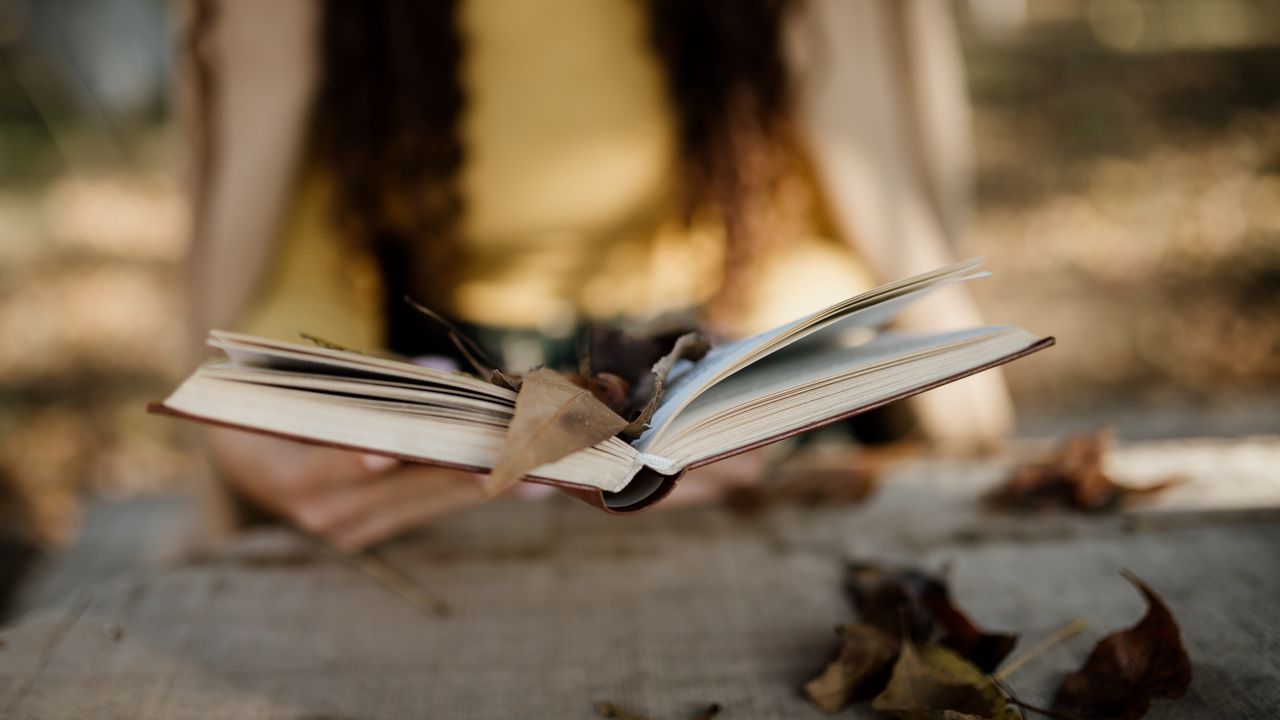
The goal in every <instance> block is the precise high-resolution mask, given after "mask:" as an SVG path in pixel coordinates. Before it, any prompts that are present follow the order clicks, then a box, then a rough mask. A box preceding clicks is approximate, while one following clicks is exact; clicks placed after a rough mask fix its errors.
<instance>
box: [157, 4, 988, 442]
mask: <svg viewBox="0 0 1280 720" xmlns="http://www.w3.org/2000/svg"><path fill="white" fill-rule="evenodd" d="M184 8H185V10H186V14H185V17H184V18H183V20H185V21H187V22H189V21H191V19H192V17H193V15H194V13H195V12H199V11H201V10H199V8H204V9H203V11H204V12H212V14H213V29H212V32H210V33H208V35H207V36H206V43H205V45H204V46H203V47H199V48H188V52H187V53H186V54H185V55H184V60H185V63H184V68H183V69H184V72H183V73H181V74H180V75H179V78H180V80H181V82H180V86H179V88H178V93H177V95H178V97H179V98H180V102H179V107H180V112H181V115H182V117H183V120H184V125H185V126H186V127H187V128H188V129H190V130H200V131H199V132H190V133H189V137H190V138H191V139H192V142H191V143H190V147H191V149H192V152H191V163H190V183H189V184H190V188H191V198H192V203H191V207H192V212H193V223H192V227H193V238H192V243H191V251H190V253H189V271H190V275H189V283H190V288H191V297H192V299H193V302H192V313H191V325H190V326H191V330H192V333H193V337H195V338H203V336H204V334H205V332H206V331H207V330H208V329H209V328H210V327H229V326H233V325H235V324H236V322H237V320H238V319H239V318H240V316H241V314H242V313H244V312H245V311H246V310H247V308H248V307H249V305H250V301H251V300H252V298H253V296H254V293H255V292H257V291H258V290H259V289H260V286H261V283H262V281H263V279H264V278H265V277H266V276H267V273H268V271H269V270H270V263H271V261H272V259H273V254H274V249H275V244H276V242H277V239H278V238H279V237H280V234H281V232H280V231H281V224H282V223H283V222H284V219H285V215H286V213H287V211H288V209H289V207H290V203H291V201H292V199H293V193H294V191H295V189H296V184H297V181H298V179H299V176H300V167H301V164H302V161H303V150H304V143H305V136H306V132H305V130H306V126H307V118H308V113H309V110H310V104H311V101H312V97H313V95H314V91H315V88H316V80H317V69H318V62H317V59H316V53H317V49H316V43H317V34H318V30H319V12H318V8H319V4H318V2H317V1H316V0H272V2H268V3H263V2H256V1H255V0H204V1H203V2H197V1H196V0H189V1H188V2H187V3H186V4H185V6H184ZM800 10H801V12H798V13H796V15H795V16H794V17H793V20H792V24H791V26H790V27H789V28H788V48H789V62H790V64H791V66H792V69H793V73H794V76H795V78H796V83H797V88H798V100H799V102H798V107H797V114H798V116H797V118H796V120H797V126H798V128H799V131H800V133H801V137H802V142H803V145H804V150H805V152H806V153H807V154H808V160H809V161H810V163H811V166H812V167H813V168H814V173H815V175H816V180H817V184H818V186H819V187H818V189H819V192H820V193H821V194H822V196H823V200H824V202H825V203H826V206H827V207H828V208H829V209H830V211H831V214H832V216H833V220H834V222H835V224H836V230H837V232H838V233H839V234H840V235H841V237H842V238H844V239H845V240H847V241H848V242H849V243H851V244H852V245H853V246H854V248H855V250H856V251H857V253H858V254H859V255H860V256H861V257H862V258H863V259H864V260H865V261H866V263H867V264H868V266H869V267H870V268H871V269H872V270H873V271H874V272H875V273H876V274H877V275H878V276H879V277H880V278H881V279H882V280H884V279H892V278H898V277H903V276H907V275H911V274H914V273H918V272H922V271H925V270H929V269H932V268H934V267H937V266H939V265H942V264H944V263H946V262H948V261H950V260H951V259H952V248H951V244H952V240H953V238H954V236H955V234H956V233H957V232H958V230H959V228H960V227H961V226H962V224H963V223H964V220H965V217H964V215H965V212H966V209H967V199H968V193H969V189H970V188H969V177H970V171H971V155H970V146H969V138H968V133H969V117H968V106H967V102H966V98H965V96H964V84H963V77H962V70H961V62H960V59H959V51H958V47H957V42H956V38H955V35H954V32H953V27H952V20H951V18H950V16H949V14H948V10H947V6H946V5H945V4H944V3H939V2H936V1H935V0H807V2H804V3H803V6H802V7H801V8H800ZM192 53H199V54H200V55H201V56H202V57H203V58H204V60H205V62H206V63H207V64H208V65H210V66H212V67H215V68H216V69H217V70H216V74H217V102H216V103H214V104H213V106H212V111H211V113H210V115H209V116H208V117H204V118H201V117H197V116H196V115H195V114H194V113H193V112H192V109H193V108H194V106H195V104H194V103H193V102H191V100H192V99H193V98H194V96H195V92H197V91H198V88H199V87H200V83H201V82H204V81H203V80H202V79H201V78H200V77H199V76H198V75H197V74H196V73H195V72H194V71H193V68H194V63H191V62H190V60H191V58H192ZM201 122H207V123H209V124H210V127H209V128H207V129H203V128H200V127H199V125H198V124H199V123H201ZM200 137H205V138H214V141H213V142H212V143H210V144H209V146H208V147H212V148H213V150H212V151H209V150H207V148H206V147H202V146H201V145H199V144H198V143H197V142H196V141H195V140H196V139H197V138H200ZM211 155H212V156H211ZM902 322H903V325H904V326H906V327H909V328H914V329H947V328H958V327H965V326H972V325H975V324H980V323H981V319H980V317H979V314H978V312H977V309H976V307H975V305H974V303H973V301H972V299H971V298H970V296H969V295H968V294H967V293H966V292H965V291H964V290H963V289H961V288H952V289H947V290H944V291H941V292H939V293H937V294H936V295H933V296H931V297H929V298H927V299H926V300H925V301H923V302H921V303H919V304H918V305H916V306H915V307H913V308H912V309H911V310H910V311H909V312H908V314H907V315H906V316H905V317H904V318H903V321H902ZM913 402H914V403H915V405H916V410H917V412H918V415H919V418H920V422H921V425H922V429H923V430H924V431H925V432H926V433H927V434H929V435H930V436H932V437H933V438H935V439H938V440H942V441H948V442H954V443H957V444H965V445H971V444H974V443H986V442H988V441H992V440H994V439H996V438H998V437H999V436H1001V435H1003V434H1004V433H1006V432H1007V431H1008V430H1009V428H1010V426H1011V423H1012V408H1011V404H1010V401H1009V397H1008V393H1007V391H1006V389H1005V386H1004V382H1003V379H1002V376H1001V375H1000V373H999V372H998V371H990V372H987V373H983V374H981V375H978V376H975V377H973V378H969V379H966V380H964V381H961V382H958V383H954V384H952V385H949V386H947V387H944V388H940V389H937V390H934V391H931V392H929V393H926V394H925V395H923V396H920V397H918V398H916V399H914V400H913Z"/></svg>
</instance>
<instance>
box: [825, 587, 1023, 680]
mask: <svg viewBox="0 0 1280 720" xmlns="http://www.w3.org/2000/svg"><path fill="white" fill-rule="evenodd" d="M845 588H846V590H847V591H848V593H849V595H850V598H851V599H852V600H853V604H854V606H855V607H856V608H857V609H858V612H859V613H861V615H862V619H863V622H866V623H869V624H871V625H874V626H875V627H878V628H880V629H881V630H883V631H885V632H887V633H890V634H892V635H895V636H900V635H903V634H904V633H905V634H906V635H907V636H908V637H910V638H912V639H914V640H916V641H918V642H926V641H928V640H930V639H932V638H933V635H934V634H935V632H936V631H938V630H940V631H941V633H942V637H941V639H940V640H939V642H941V644H942V645H944V646H946V647H949V648H951V649H952V650H954V651H956V652H957V653H959V654H960V655H961V656H962V657H964V658H966V659H968V660H969V661H971V662H973V663H974V664H975V665H976V666H977V667H978V668H980V669H982V670H983V671H985V672H991V671H993V670H995V668H996V667H997V666H999V664H1000V662H1001V661H1002V660H1004V659H1005V657H1006V656H1008V654H1009V652H1010V651H1012V650H1013V646H1014V644H1016V643H1017V641H1018V636H1017V635H1011V634H1008V633H996V632H986V631H984V630H982V629H981V628H979V627H978V626H977V625H976V624H974V622H973V620H971V619H970V618H969V616H968V615H966V614H965V613H964V612H963V611H961V610H960V609H959V608H957V607H956V606H955V604H954V603H953V602H952V601H951V593H950V590H949V589H948V588H947V585H946V583H945V582H944V581H943V580H941V579H940V578H937V577H934V576H932V575H928V574H925V573H922V572H920V571H917V570H890V569H885V568H882V567H879V566H877V565H870V564H853V565H850V566H849V572H848V575H847V576H846V580H845ZM904 623H905V624H906V627H903V625H904Z"/></svg>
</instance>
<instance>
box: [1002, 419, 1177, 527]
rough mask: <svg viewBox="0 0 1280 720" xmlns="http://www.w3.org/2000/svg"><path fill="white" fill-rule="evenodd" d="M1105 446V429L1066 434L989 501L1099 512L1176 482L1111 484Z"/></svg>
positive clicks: (1107, 441)
mask: <svg viewBox="0 0 1280 720" xmlns="http://www.w3.org/2000/svg"><path fill="white" fill-rule="evenodd" d="M1110 444H1111V432H1110V430H1108V429H1106V428H1102V429H1099V430H1095V431H1093V432H1089V433H1081V434H1078V435H1073V436H1071V437H1068V438H1067V439H1066V440H1064V441H1063V442H1062V444H1061V445H1059V446H1058V447H1056V448H1054V449H1053V450H1052V451H1051V452H1050V453H1049V454H1048V455H1046V456H1044V457H1043V458H1040V459H1039V460H1036V461H1034V462H1031V463H1028V464H1025V465H1022V466H1020V467H1018V468H1017V469H1015V470H1014V471H1013V473H1012V474H1011V475H1010V476H1009V477H1008V479H1006V480H1005V481H1004V483H1003V484H1002V485H1001V486H1000V487H998V488H996V490H995V491H994V492H992V493H991V494H990V495H989V496H988V500H989V501H990V502H991V503H992V504H993V505H996V506H998V507H1005V508H1012V509H1019V510H1049V509H1054V508H1075V509H1077V510H1089V511H1101V510H1110V509H1114V508H1116V507H1117V506H1119V505H1120V503H1122V502H1123V501H1125V500H1128V499H1129V498H1132V497H1137V496H1141V495H1150V494H1152V493H1155V492H1159V491H1161V490H1164V489H1165V488H1168V487H1170V486H1172V485H1175V484H1177V483H1178V482H1180V481H1179V480H1177V479H1169V480H1166V481H1164V482H1162V483H1158V484H1156V485H1153V486H1150V487H1143V488H1135V487H1128V486H1125V485H1120V484H1118V483H1116V482H1115V481H1114V480H1113V479H1112V478H1111V477H1110V476H1109V475H1107V474H1106V472H1104V470H1103V458H1104V457H1105V456H1106V451H1107V448H1108V447H1109V446H1110Z"/></svg>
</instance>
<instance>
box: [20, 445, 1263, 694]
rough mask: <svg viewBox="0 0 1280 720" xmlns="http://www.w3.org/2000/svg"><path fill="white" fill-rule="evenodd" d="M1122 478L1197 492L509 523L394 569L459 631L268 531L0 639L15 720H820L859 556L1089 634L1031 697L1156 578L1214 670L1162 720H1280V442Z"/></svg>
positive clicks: (903, 483) (1043, 627)
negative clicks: (816, 674)
mask: <svg viewBox="0 0 1280 720" xmlns="http://www.w3.org/2000/svg"><path fill="white" fill-rule="evenodd" d="M1113 464H1114V466H1115V467H1116V468H1117V470H1123V471H1125V472H1127V473H1128V476H1129V477H1139V478H1140V479H1141V478H1150V479H1154V478H1156V477H1157V476H1160V475H1163V474H1164V473H1165V472H1166V471H1167V470H1177V471H1180V472H1186V473H1189V474H1190V475H1191V476H1192V480H1191V482H1189V483H1188V484H1186V485H1184V486H1182V487H1179V488H1176V489H1174V490H1172V491H1170V492H1169V493H1168V495H1166V496H1164V497H1162V498H1161V499H1160V500H1159V501H1158V502H1157V503H1156V504H1155V505H1154V506H1153V507H1151V508H1147V509H1145V510H1143V511H1140V512H1136V513H1126V514H1123V515H1118V516H1089V517H1082V516H1078V515H1051V516H1036V517H1011V516H1006V515H994V514H991V513H989V512H987V511H984V510H982V509H981V508H980V507H979V506H978V505H977V504H976V503H975V502H974V497H975V495H976V494H977V493H979V492H981V491H982V490H983V489H984V488H986V487H989V486H990V484H991V483H993V482H994V481H995V480H996V479H998V478H999V477H1000V475H1001V474H1002V473H1003V466H1002V465H1001V464H1000V463H992V462H985V463H977V462H954V461H953V462H944V461H929V462H918V463H912V464H910V465H908V466H904V467H902V468H901V469H899V470H897V471H895V472H893V473H891V474H890V475H889V476H888V477H886V478H885V480H884V482H883V487H882V489H881V491H880V492H879V493H878V494H877V495H876V497H875V498H874V499H873V500H871V501H870V502H868V503H867V504H864V505H862V506H860V507H856V508H849V507H841V508H823V509H799V508H783V509H777V510H774V511H772V512H770V513H768V514H766V515H764V516H761V517H758V518H752V519H743V518H737V517H733V516H731V515H728V514H726V513H725V512H723V511H720V510H717V509H701V510H696V511H693V510H690V511H670V512H665V513H664V512H655V513H651V514H647V515H643V516H640V517H635V518H624V519H617V518H610V517H606V516H604V515H602V514H598V513H597V512H595V511H593V510H590V509H588V508H586V507H581V506H579V505H577V504H574V503H573V502H571V501H568V500H565V501H564V502H558V501H551V502H545V503H539V504H525V503H518V502H499V503H494V504H492V505H490V506H488V507H486V508H483V509H481V510H480V511H477V512H474V513H471V514H469V515H466V516H463V517H460V518H456V519H452V520H450V521H448V522H445V523H442V524H440V525H438V526H436V527H434V528H432V529H431V530H430V531H428V532H424V533H423V534H421V535H420V536H418V537H415V538H413V539H411V540H408V541H405V542H401V543H398V544H395V545H393V546H392V547H390V548H388V549H387V551H386V556H387V557H388V559H390V560H391V561H392V562H393V563H394V564H396V565H397V566H398V567H400V568H402V569H403V570H404V571H405V572H406V573H407V574H409V575H410V576H412V577H413V578H414V579H415V580H416V581H417V582H418V583H419V584H421V585H422V586H423V587H425V588H428V589H430V590H431V591H432V592H434V593H435V594H437V595H438V596H440V597H441V598H443V599H444V600H446V601H447V602H448V603H449V604H450V605H451V606H452V608H453V614H452V615H451V616H450V617H445V618H439V617H433V616H429V615H426V614H424V613H422V612H421V611H418V610H415V609H414V608H412V607H411V606H410V605H408V604H407V603H406V602H404V601H403V600H401V599H400V598H399V597H397V596H395V595H393V594H391V593H390V592H388V591H387V590H385V589H384V588H382V587H381V586H379V585H377V584H375V583H373V582H371V581H370V580H368V579H367V578H366V577H365V576H363V575H361V574H359V573H358V572H356V571H354V570H352V569H351V568H349V567H347V566H346V565H343V564H341V563H338V562H336V561H334V560H332V559H330V558H329V557H328V556H326V555H325V554H323V553H321V552H320V551H319V550H318V549H317V548H316V546H314V545H313V544H311V543H309V542H308V541H306V540H302V539H300V538H298V537H297V536H294V535H291V534H289V533H287V532H284V531H274V532H258V533H254V534H252V535H248V536H246V537H244V538H243V539H242V540H240V541H238V542H237V543H235V544H234V545H233V546H231V547H229V548H227V549H226V550H225V551H224V552H220V553H218V554H216V555H213V556H210V557H206V558H203V559H199V560H192V561H188V562H186V563H184V564H179V565H176V566H173V567H171V568H168V569H164V570H161V571H156V572H152V573H148V574H136V575H133V576H128V577H124V578H120V579H117V580H115V581H111V582H108V583H105V584H100V585H97V586H94V587H92V588H90V589H88V590H82V591H79V592H77V593H74V594H73V595H72V596H70V597H68V598H65V599H64V600H63V601H61V602H59V603H58V604H56V605H53V606H49V607H46V608H44V609H41V610H38V611H35V612H32V613H30V614H28V615H27V616H25V617H24V618H21V619H20V620H19V621H18V622H17V623H15V624H14V625H11V626H10V627H8V628H6V629H4V630H2V631H0V642H2V643H3V645H2V646H0V717H4V718H88V717H93V718H223V717H225V718H236V719H237V720H240V719H247V718H311V719H312V720H318V719H319V718H329V719H331V720H333V719H336V718H343V719H347V720H371V719H373V718H420V717H442V718H443V717H447V718H502V717H522V718H524V717H528V718H584V719H585V718H592V717H595V714H594V712H593V710H592V703H593V701H597V700H610V701H613V702H615V703H618V704H620V705H622V706H624V707H627V708H630V709H633V710H635V711H637V712H641V713H645V714H646V715H648V716H650V717H653V718H654V719H655V720H662V719H664V718H671V719H680V718H690V717H693V716H694V715H695V713H696V711H697V709H699V707H701V706H704V705H705V704H706V703H709V702H712V701H715V702H719V703H720V704H721V705H723V707H724V711H723V713H722V715H721V716H720V717H723V718H727V719H733V718H793V717H799V718H803V717H814V718H817V717H822V715H821V714H820V713H818V712H817V711H816V710H814V709H812V708H811V707H809V706H808V705H807V704H806V703H805V702H804V701H803V700H801V699H800V698H799V697H798V695H797V693H796V688H797V686H798V685H799V684H800V683H801V682H802V681H803V680H804V679H805V678H806V676H807V675H808V674H809V673H811V672H812V671H813V670H815V669H816V668H817V667H818V666H819V665H820V664H821V662H822V661H823V660H824V659H825V655H826V653H827V652H828V650H829V649H830V647H831V645H832V641H833V638H832V633H831V628H832V627H833V626H834V625H835V624H837V623H839V622H842V621H845V620H847V619H849V618H850V616H851V612H850V609H849V607H848V605H847V603H846V601H845V599H844V597H843V596H842V594H841V590H840V584H841V583H840V578H841V573H842V567H843V564H844V562H845V561H846V560H847V559H851V558H862V559H876V560H884V559H888V560H898V561H906V562H911V563H914V564H918V565H923V566H925V567H931V568H936V567H939V566H940V565H942V564H944V563H945V564H948V565H949V566H950V574H951V577H952V584H953V590H954V592H955V595H956V596H957V599H958V601H959V603H960V604H961V606H962V607H964V608H967V609H968V610H970V611H971V613H972V614H973V615H974V616H975V618H976V619H977V620H978V621H979V622H981V623H983V624H985V625H987V626H990V627H993V628H999V629H1008V630H1017V631H1020V632H1022V633H1023V641H1022V643H1021V644H1020V648H1025V647H1029V646H1030V645H1031V644H1033V643H1034V642H1035V641H1036V640H1038V639H1039V638H1041V637H1043V636H1045V635H1046V634H1048V633H1049V632H1051V631H1052V630H1054V629H1055V628H1057V627H1059V626H1061V625H1063V624H1065V623H1067V622H1069V621H1071V620H1073V619H1075V618H1078V617H1084V618H1087V619H1088V620H1089V622H1090V627H1089V630H1088V631H1087V632H1086V633H1084V634H1082V635H1079V636H1076V637H1074V638H1072V639H1070V640H1068V641H1066V642H1064V643H1062V644H1061V645H1059V646H1056V647H1055V648H1053V649H1052V650H1050V651H1049V652H1047V653H1046V654H1044V655H1042V656H1040V657H1039V658H1038V659H1036V660H1035V661H1033V662H1031V663H1029V664H1028V665H1027V666H1026V667H1025V668H1024V669H1022V670H1020V671H1019V672H1018V673H1017V674H1015V675H1014V676H1013V677H1012V679H1011V685H1012V686H1013V687H1014V688H1015V689H1016V690H1017V691H1018V692H1019V694H1020V696H1021V697H1022V698H1023V699H1024V700H1027V701H1030V702H1045V701H1047V698H1048V697H1049V696H1050V695H1051V693H1052V691H1053V688H1054V686H1055V684H1056V682H1057V679H1058V678H1060V677H1061V675H1062V674H1063V673H1064V672H1066V671H1067V670H1070V669H1073V668H1074V666H1075V665H1077V664H1078V663H1080V662H1081V661H1082V660H1083V657H1084V656H1085V654H1086V653H1087V652H1088V648H1089V647H1090V646H1091V645H1092V643H1093V642H1094V641H1095V640H1096V639H1097V638H1098V637H1100V636H1102V635H1103V634H1106V633H1108V632H1110V631H1112V630H1114V629H1117V628H1120V627H1125V626H1128V625H1131V624H1132V623H1134V622H1135V621H1136V620H1137V619H1138V618H1139V617H1140V616H1141V614H1142V612H1143V605H1142V602H1141V600H1140V599H1139V597H1138V595H1137V594H1136V593H1135V592H1134V591H1133V590H1132V589H1131V587H1130V586H1129V585H1128V584H1127V583H1126V582H1125V581H1124V580H1123V579H1121V577H1120V576H1119V574H1118V573H1119V571H1120V570H1121V569H1128V570H1131V571H1133V572H1135V573H1136V574H1138V575H1139V576H1141V577H1143V578H1144V579H1146V580H1147V581H1148V582H1149V583H1150V584H1151V585H1152V586H1153V587H1154V588H1156V589H1157V590H1158V591H1159V592H1160V593H1162V594H1163V596H1164V597H1165V599H1166V601H1167V602H1168V604H1169V605H1170V607H1171V608H1172V609H1173V611H1174V613H1175V614H1176V615H1177V617H1178V619H1179V621H1180V622H1181V625H1182V631H1183V636H1184V639H1185V641H1186V644H1187V647H1188V650H1189V652H1190V654H1191V658H1192V661H1193V663H1194V666H1195V679H1194V681H1193V683H1192V688H1191V691H1190V693H1189V694H1188V696H1187V697H1185V698H1183V699H1182V700H1178V701H1157V703H1156V705H1155V706H1154V708H1153V711H1152V713H1151V715H1150V717H1153V718H1204V717H1211V718H1214V717H1234V718H1264V717H1268V718H1269V717H1274V716H1275V712H1276V710H1275V709H1276V708H1277V707H1280V672H1278V668H1280V603H1278V602H1277V599H1278V598H1280V512H1278V511H1277V510H1276V508H1280V439H1275V438H1270V439H1268V438H1261V439H1255V440H1247V441H1222V442H1205V443H1199V444H1196V443H1191V444H1188V443H1175V444H1168V443H1166V444H1159V445H1141V446H1135V447H1130V448H1126V449H1123V450H1121V451H1118V452H1117V453H1115V454H1114V456H1113ZM1204 508H1209V509H1208V510H1205V509H1204ZM1016 652H1017V651H1015V653H1016ZM849 716H852V717H857V716H860V715H859V712H858V711H854V712H852V713H850V714H849ZM866 716H870V714H869V713H866Z"/></svg>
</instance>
